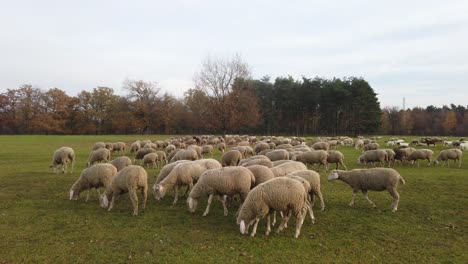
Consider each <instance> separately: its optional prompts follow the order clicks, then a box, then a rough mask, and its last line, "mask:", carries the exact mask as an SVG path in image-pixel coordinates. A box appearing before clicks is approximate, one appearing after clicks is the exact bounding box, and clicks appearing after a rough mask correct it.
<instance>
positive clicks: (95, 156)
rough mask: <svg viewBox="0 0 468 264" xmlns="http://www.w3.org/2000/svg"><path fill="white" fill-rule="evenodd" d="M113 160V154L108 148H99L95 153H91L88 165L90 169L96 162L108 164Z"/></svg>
mask: <svg viewBox="0 0 468 264" xmlns="http://www.w3.org/2000/svg"><path fill="white" fill-rule="evenodd" d="M110 159H111V152H110V150H108V149H107V148H99V149H96V150H94V151H91V154H89V157H88V162H87V163H86V165H87V166H88V167H89V166H91V165H93V164H94V163H96V162H104V163H107V162H109V160H110Z"/></svg>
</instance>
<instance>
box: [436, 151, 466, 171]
mask: <svg viewBox="0 0 468 264" xmlns="http://www.w3.org/2000/svg"><path fill="white" fill-rule="evenodd" d="M462 156H463V152H462V151H461V150H459V149H446V150H442V151H441V152H440V153H439V155H437V157H436V158H435V159H434V165H437V164H439V161H443V162H444V163H443V164H442V167H443V166H444V165H445V163H447V167H449V168H450V162H448V160H453V163H454V164H455V163H456V162H457V160H458V167H459V168H461V164H462Z"/></svg>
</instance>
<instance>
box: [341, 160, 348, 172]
mask: <svg viewBox="0 0 468 264" xmlns="http://www.w3.org/2000/svg"><path fill="white" fill-rule="evenodd" d="M340 163H341V165H342V166H343V167H344V169H345V170H348V168H346V165H345V164H344V162H343V161H341V162H340Z"/></svg>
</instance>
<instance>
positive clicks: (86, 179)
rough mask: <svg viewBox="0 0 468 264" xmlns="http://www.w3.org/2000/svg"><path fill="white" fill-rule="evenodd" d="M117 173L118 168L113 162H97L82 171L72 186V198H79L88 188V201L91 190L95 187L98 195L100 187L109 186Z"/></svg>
mask: <svg viewBox="0 0 468 264" xmlns="http://www.w3.org/2000/svg"><path fill="white" fill-rule="evenodd" d="M116 173H117V168H116V167H115V166H113V165H112V164H107V163H104V164H96V165H93V166H91V167H89V168H87V169H84V170H83V171H82V172H81V175H80V177H79V178H78V180H76V182H75V183H74V184H73V185H72V187H71V188H70V200H77V199H78V197H79V196H80V193H81V192H82V191H85V190H88V192H87V195H86V202H87V201H88V200H89V191H90V190H91V189H92V188H95V189H96V191H97V193H98V196H100V195H101V194H100V193H99V188H100V187H104V188H107V187H108V186H109V184H110V182H111V180H112V178H113V177H114V175H115V174H116Z"/></svg>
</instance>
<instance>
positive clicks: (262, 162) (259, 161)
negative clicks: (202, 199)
mask: <svg viewBox="0 0 468 264" xmlns="http://www.w3.org/2000/svg"><path fill="white" fill-rule="evenodd" d="M264 157H265V158H266V159H253V160H249V161H247V162H242V161H244V160H241V162H239V166H242V167H249V166H253V165H262V166H265V167H268V168H271V167H273V162H271V161H270V160H269V159H268V158H267V157H266V156H264Z"/></svg>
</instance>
